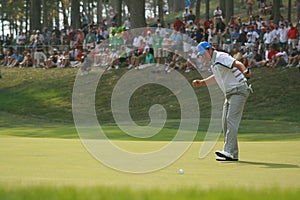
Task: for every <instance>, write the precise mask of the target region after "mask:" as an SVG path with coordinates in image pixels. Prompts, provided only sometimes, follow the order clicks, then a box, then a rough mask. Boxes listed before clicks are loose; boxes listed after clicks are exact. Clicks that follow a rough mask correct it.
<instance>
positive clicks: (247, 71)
mask: <svg viewBox="0 0 300 200" xmlns="http://www.w3.org/2000/svg"><path fill="white" fill-rule="evenodd" d="M243 74H244V76H245V77H246V78H247V79H249V78H250V77H251V71H250V69H249V68H247V69H246V70H245V71H243Z"/></svg>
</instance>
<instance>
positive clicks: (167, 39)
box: [162, 33, 173, 64]
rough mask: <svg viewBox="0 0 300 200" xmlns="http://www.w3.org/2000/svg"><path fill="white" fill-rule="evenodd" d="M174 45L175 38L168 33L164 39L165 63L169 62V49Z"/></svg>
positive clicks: (163, 54)
mask: <svg viewBox="0 0 300 200" xmlns="http://www.w3.org/2000/svg"><path fill="white" fill-rule="evenodd" d="M172 46H173V40H172V39H171V38H170V34H169V33H166V34H165V37H164V39H163V41H162V48H163V50H162V57H163V58H164V64H167V62H168V56H169V51H170V49H171V47H172Z"/></svg>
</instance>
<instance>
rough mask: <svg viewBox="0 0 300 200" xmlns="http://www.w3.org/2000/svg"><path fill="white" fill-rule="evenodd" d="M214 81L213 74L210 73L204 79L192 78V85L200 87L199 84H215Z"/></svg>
mask: <svg viewBox="0 0 300 200" xmlns="http://www.w3.org/2000/svg"><path fill="white" fill-rule="evenodd" d="M215 83H216V79H215V76H214V75H211V76H209V77H207V78H205V79H201V80H200V79H196V80H193V83H192V85H193V86H194V87H200V86H205V85H211V84H215Z"/></svg>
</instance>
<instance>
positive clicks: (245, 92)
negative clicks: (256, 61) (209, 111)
mask: <svg viewBox="0 0 300 200" xmlns="http://www.w3.org/2000/svg"><path fill="white" fill-rule="evenodd" d="M250 90H251V88H249V87H248V85H247V84H246V83H245V84H244V85H242V86H239V87H236V88H234V89H232V90H230V91H228V92H226V98H225V102H224V106H223V116H222V122H223V132H224V149H223V150H224V151H226V152H228V153H231V154H232V155H233V158H238V156H239V155H238V153H239V149H238V142H237V132H238V128H239V124H240V121H241V118H242V115H243V110H244V105H245V103H246V101H247V98H248V96H249V93H250Z"/></svg>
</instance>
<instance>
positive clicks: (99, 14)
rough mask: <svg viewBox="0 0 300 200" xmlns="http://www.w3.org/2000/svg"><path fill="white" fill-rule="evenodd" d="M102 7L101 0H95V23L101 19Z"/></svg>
mask: <svg viewBox="0 0 300 200" xmlns="http://www.w3.org/2000/svg"><path fill="white" fill-rule="evenodd" d="M102 9H103V3H102V0H97V23H100V22H102V21H103V17H102Z"/></svg>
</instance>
